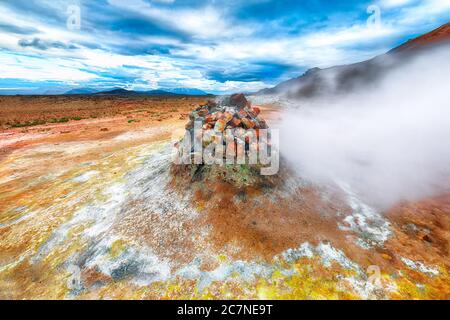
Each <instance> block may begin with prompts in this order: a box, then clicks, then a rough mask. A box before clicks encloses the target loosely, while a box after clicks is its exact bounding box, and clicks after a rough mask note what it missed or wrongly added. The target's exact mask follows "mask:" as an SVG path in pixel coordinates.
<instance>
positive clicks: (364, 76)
mask: <svg viewBox="0 0 450 320" xmlns="http://www.w3.org/2000/svg"><path fill="white" fill-rule="evenodd" d="M446 43H450V23H447V24H445V25H443V26H442V27H440V28H438V29H436V30H433V31H431V32H429V33H427V34H424V35H422V36H420V37H417V38H415V39H412V40H409V41H408V42H406V43H404V44H402V45H401V46H399V47H397V48H395V49H393V50H391V51H389V52H388V53H386V54H383V55H381V56H378V57H375V58H373V59H371V60H367V61H364V62H360V63H354V64H350V65H342V66H336V67H331V68H327V69H319V68H313V69H310V70H308V71H307V72H305V73H304V74H303V75H301V76H300V77H298V78H294V79H290V80H288V81H285V82H282V83H280V84H279V85H277V86H275V87H273V88H268V89H263V90H261V91H259V92H257V93H256V95H282V96H286V97H288V98H313V97H317V96H320V95H325V94H326V95H338V94H345V93H346V92H351V91H352V90H354V89H356V88H359V87H364V86H365V87H367V86H370V85H372V84H373V83H376V81H377V80H379V79H380V78H381V77H382V76H383V75H384V74H385V73H386V72H387V70H389V69H392V68H396V67H398V66H400V65H401V64H402V63H403V62H405V61H407V58H409V57H411V56H414V55H416V54H417V53H419V52H423V51H425V50H427V49H429V48H431V47H436V46H438V45H441V44H446ZM397 58H399V59H397Z"/></svg>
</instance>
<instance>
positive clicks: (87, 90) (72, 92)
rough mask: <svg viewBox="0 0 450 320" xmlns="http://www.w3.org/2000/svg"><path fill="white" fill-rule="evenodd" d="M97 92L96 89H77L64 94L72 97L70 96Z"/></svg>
mask: <svg viewBox="0 0 450 320" xmlns="http://www.w3.org/2000/svg"><path fill="white" fill-rule="evenodd" d="M97 92H98V89H92V88H78V89H72V90H69V91H67V92H65V93H64V94H67V95H72V94H93V93H97Z"/></svg>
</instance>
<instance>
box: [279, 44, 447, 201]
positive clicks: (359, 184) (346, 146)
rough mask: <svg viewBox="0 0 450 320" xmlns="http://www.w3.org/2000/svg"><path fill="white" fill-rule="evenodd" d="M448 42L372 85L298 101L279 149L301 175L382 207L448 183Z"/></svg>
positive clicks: (425, 194)
mask: <svg viewBox="0 0 450 320" xmlns="http://www.w3.org/2000/svg"><path fill="white" fill-rule="evenodd" d="M449 49H450V48H448V47H445V48H441V49H439V50H435V51H432V52H428V53H427V54H426V55H421V56H418V57H416V58H415V59H413V60H411V61H410V62H408V63H406V64H403V65H402V66H400V67H399V68H396V69H395V70H391V71H389V72H388V74H386V75H385V76H384V78H383V80H382V81H381V82H380V83H379V84H378V85H376V86H375V87H374V86H371V89H370V91H369V90H367V91H365V92H362V90H358V93H352V94H350V95H346V96H341V97H338V98H330V97H328V99H325V98H323V97H322V98H321V99H316V100H314V101H312V100H306V101H302V100H299V101H298V102H296V104H297V108H296V109H295V110H294V111H293V110H292V109H289V111H286V116H285V117H284V118H285V120H284V123H283V125H282V128H283V129H282V132H281V135H282V141H281V142H282V145H281V151H282V154H283V155H284V156H285V157H287V159H288V160H290V162H291V163H292V164H293V165H294V166H295V167H296V169H298V171H299V173H300V175H302V176H304V177H307V178H309V179H312V180H313V181H321V182H342V183H346V184H348V185H350V186H351V187H352V189H354V190H356V191H357V192H359V194H360V195H361V196H362V197H364V198H365V199H366V200H367V201H369V202H370V203H372V204H373V205H377V206H379V207H380V208H387V207H389V206H391V205H393V204H395V203H397V202H399V201H403V200H419V199H422V198H425V197H429V196H433V195H438V194H440V193H443V192H448V191H450V59H449V56H450V55H449V52H450V50H449Z"/></svg>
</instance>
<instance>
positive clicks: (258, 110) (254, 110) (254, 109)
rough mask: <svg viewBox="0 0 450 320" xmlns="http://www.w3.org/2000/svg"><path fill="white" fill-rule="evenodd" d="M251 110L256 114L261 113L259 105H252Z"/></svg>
mask: <svg viewBox="0 0 450 320" xmlns="http://www.w3.org/2000/svg"><path fill="white" fill-rule="evenodd" d="M252 110H253V112H254V113H255V114H256V115H257V116H258V115H259V114H260V113H261V109H260V108H259V107H256V106H255V107H253V108H252Z"/></svg>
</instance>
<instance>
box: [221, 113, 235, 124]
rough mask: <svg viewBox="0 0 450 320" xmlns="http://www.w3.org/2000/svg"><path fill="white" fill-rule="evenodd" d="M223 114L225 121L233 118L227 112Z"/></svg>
mask: <svg viewBox="0 0 450 320" xmlns="http://www.w3.org/2000/svg"><path fill="white" fill-rule="evenodd" d="M223 115H224V117H225V121H226V122H227V123H228V122H230V121H231V119H233V115H232V114H231V113H229V112H225V113H224V114H223Z"/></svg>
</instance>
